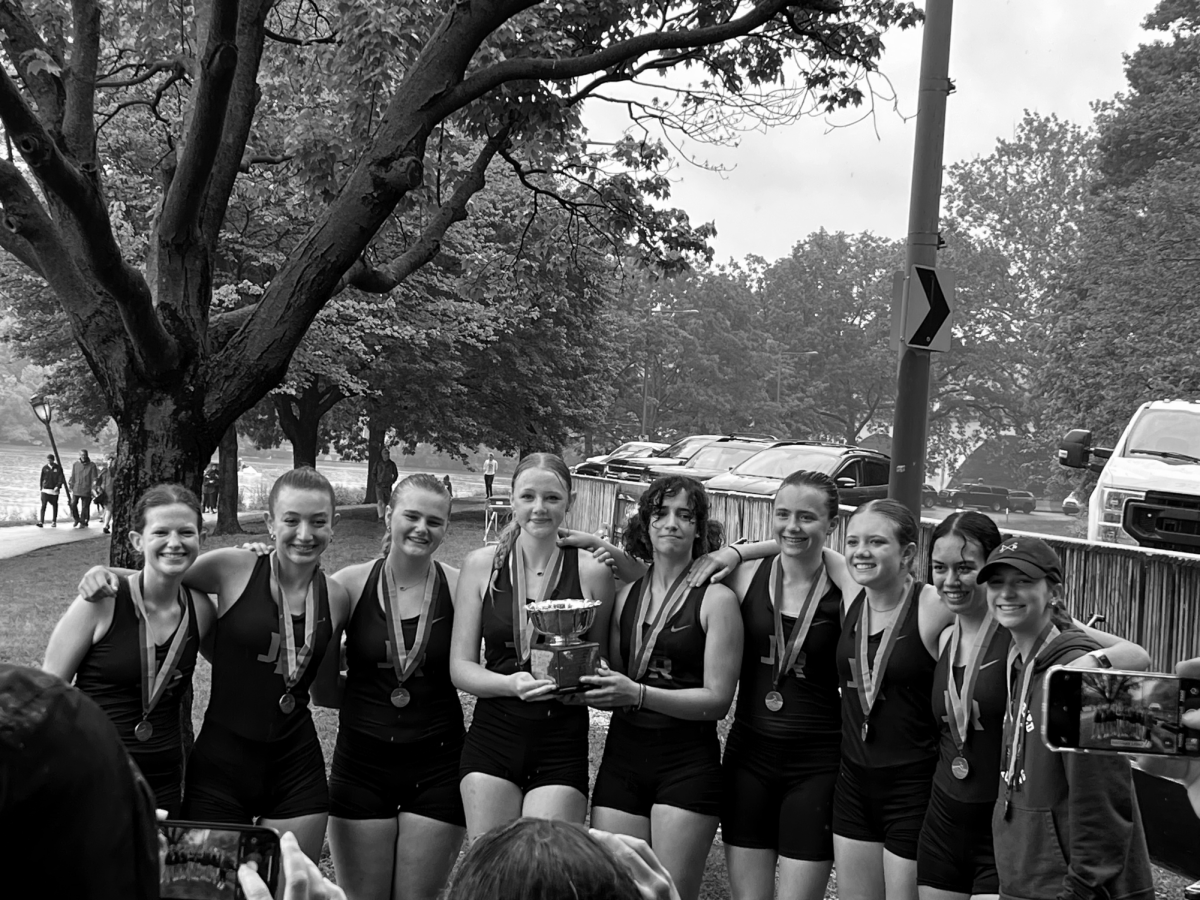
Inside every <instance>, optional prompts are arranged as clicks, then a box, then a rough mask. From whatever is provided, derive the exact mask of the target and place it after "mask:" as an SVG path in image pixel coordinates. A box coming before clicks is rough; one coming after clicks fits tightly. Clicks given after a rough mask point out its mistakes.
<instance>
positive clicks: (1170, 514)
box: [1058, 400, 1200, 553]
mask: <svg viewBox="0 0 1200 900" xmlns="http://www.w3.org/2000/svg"><path fill="white" fill-rule="evenodd" d="M1058 461H1059V462H1060V463H1061V464H1062V465H1064V466H1070V467H1071V468H1074V469H1090V470H1091V471H1093V472H1099V473H1100V477H1099V479H1098V481H1097V483H1096V489H1095V490H1094V491H1092V497H1091V500H1090V501H1089V503H1088V540H1091V541H1104V542H1107V543H1110V544H1131V545H1141V546H1143V547H1154V548H1156V549H1159V550H1178V551H1182V552H1184V553H1200V401H1194V400H1155V401H1153V402H1151V403H1143V404H1142V405H1141V406H1140V407H1138V410H1137V412H1135V413H1134V414H1133V418H1131V419H1130V420H1129V424H1128V425H1126V426H1125V431H1124V432H1122V434H1121V439H1120V440H1119V441H1117V445H1116V446H1115V447H1113V448H1111V449H1108V448H1105V447H1093V446H1092V433H1091V432H1090V431H1086V430H1084V429H1076V430H1074V431H1071V432H1070V433H1068V434H1067V436H1066V437H1065V438H1063V440H1062V442H1061V443H1060V444H1059V448H1058Z"/></svg>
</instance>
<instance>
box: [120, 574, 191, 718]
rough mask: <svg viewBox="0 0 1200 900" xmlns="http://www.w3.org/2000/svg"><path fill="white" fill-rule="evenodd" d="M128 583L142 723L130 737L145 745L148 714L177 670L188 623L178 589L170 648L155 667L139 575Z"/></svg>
mask: <svg viewBox="0 0 1200 900" xmlns="http://www.w3.org/2000/svg"><path fill="white" fill-rule="evenodd" d="M128 581H129V596H130V599H131V600H133V609H134V612H135V613H136V614H137V620H138V644H139V649H140V650H141V653H140V654H139V655H140V658H141V664H142V665H141V668H142V721H140V722H138V723H137V725H136V726H134V729H133V736H134V737H136V738H137V739H138V740H139V741H143V742H145V741H148V740H150V738H151V737H152V736H153V735H154V726H153V725H151V724H150V713H152V712H153V711H154V707H156V706H157V705H158V701H159V700H161V699H162V696H163V693H164V692H165V691H166V689H167V685H168V684H170V682H171V676H172V675H174V674H175V670H176V669H178V668H179V661H180V659H182V658H183V645H184V644H186V643H187V633H188V620H189V619H190V616H189V614H188V606H189V604H188V597H187V588H185V587H180V588H179V594H178V597H177V599H178V602H179V609H180V615H179V625H178V626H176V628H175V636H174V637H173V638H172V639H171V644H170V646H169V647H167V655H166V657H165V658H164V659H163V664H162V667H161V668H160V667H158V659H157V652H156V649H157V648H156V647H155V644H154V635H152V634H151V633H150V626H149V622H148V621H147V616H146V600H145V598H144V597H143V596H142V574H141V573H140V572H136V573H134V574H133V575H130V576H129V578H128Z"/></svg>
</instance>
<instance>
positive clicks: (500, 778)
mask: <svg viewBox="0 0 1200 900" xmlns="http://www.w3.org/2000/svg"><path fill="white" fill-rule="evenodd" d="M571 500H572V493H571V473H570V472H569V471H568V470H567V467H566V464H565V463H564V462H563V461H562V460H561V459H560V458H559V457H557V456H555V455H554V454H552V453H531V454H529V455H528V456H526V457H525V458H524V459H522V460H521V462H520V463H519V464H518V465H517V469H516V472H515V473H514V475H513V490H512V512H513V521H512V522H511V523H510V524H509V525H508V527H506V528H505V530H504V531H503V533H502V534H501V536H500V541H499V543H497V545H496V547H495V548H491V547H484V548H481V549H479V550H476V551H474V552H473V553H472V554H471V555H470V556H468V557H467V560H466V562H465V563H464V564H463V570H462V577H461V578H460V579H459V582H458V590H457V592H456V600H455V617H454V637H453V643H452V646H451V657H450V675H451V678H452V679H453V681H454V684H455V686H456V687H458V688H459V689H460V690H463V691H466V692H468V693H471V694H474V695H475V696H476V697H478V698H479V700H478V702H477V703H476V704H475V712H474V715H473V718H472V721H471V728H470V730H469V731H468V733H467V738H466V743H465V746H464V748H463V754H462V765H461V769H460V774H461V776H462V781H461V791H462V798H463V806H464V808H465V812H466V819H467V831H468V834H469V835H470V837H471V839H472V840H474V839H475V838H477V837H478V836H479V835H481V834H483V833H484V832H486V831H489V830H491V829H492V828H495V827H496V826H498V825H502V824H504V823H505V822H509V821H511V820H513V819H516V818H518V817H520V816H533V817H537V818H548V819H567V820H569V821H572V822H578V823H582V822H583V820H584V816H585V814H586V812H587V794H588V758H587V749H588V748H587V740H588V714H587V709H586V708H584V707H583V706H579V705H567V704H564V703H561V702H559V701H558V700H557V699H555V695H554V694H553V693H552V692H553V691H554V688H555V685H554V682H552V681H548V680H545V679H537V678H534V676H533V675H532V674H531V673H530V663H529V651H530V648H531V647H532V646H533V645H534V643H535V640H537V638H536V636H535V633H534V632H533V630H532V626H531V625H530V623H529V620H528V617H527V616H526V614H525V605H526V603H528V602H530V601H536V600H542V599H547V600H549V599H571V598H584V599H590V600H598V601H600V607H599V608H598V609H597V610H596V617H595V620H594V622H593V624H592V627H591V630H590V631H589V632H587V634H586V635H585V638H586V639H587V640H591V641H595V642H597V643H599V644H600V653H601V655H602V656H605V655H607V651H608V627H609V619H610V617H611V615H612V603H613V588H614V584H613V577H612V575H611V574H610V573H609V570H608V567H607V566H605V565H603V564H602V563H599V562H597V561H596V560H594V559H593V558H592V556H591V554H589V553H586V552H581V551H580V550H578V549H577V548H574V547H559V529H560V527H561V526H562V524H563V520H564V519H565V518H566V515H567V512H568V510H569V509H570V508H571ZM481 641H482V643H483V661H482V662H481V661H480V642H481Z"/></svg>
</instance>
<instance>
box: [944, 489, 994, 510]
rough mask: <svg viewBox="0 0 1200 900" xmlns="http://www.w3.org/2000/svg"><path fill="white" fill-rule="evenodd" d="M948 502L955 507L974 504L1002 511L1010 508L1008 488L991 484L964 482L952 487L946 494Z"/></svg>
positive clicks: (981, 507)
mask: <svg viewBox="0 0 1200 900" xmlns="http://www.w3.org/2000/svg"><path fill="white" fill-rule="evenodd" d="M946 502H947V503H948V504H949V505H950V506H953V507H954V508H955V509H962V508H963V507H966V506H974V507H976V508H978V509H990V510H991V511H992V512H1000V510H1002V509H1008V488H1005V487H996V486H995V485H990V484H964V485H960V486H959V487H957V488H952V489H951V490H950V492H949V493H948V494H947V496H946Z"/></svg>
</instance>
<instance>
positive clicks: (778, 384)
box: [775, 350, 783, 403]
mask: <svg viewBox="0 0 1200 900" xmlns="http://www.w3.org/2000/svg"><path fill="white" fill-rule="evenodd" d="M782 395H783V351H782V350H780V351H779V357H778V361H777V364H776V368H775V402H776V403H779V398H780V397H781V396H782Z"/></svg>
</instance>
